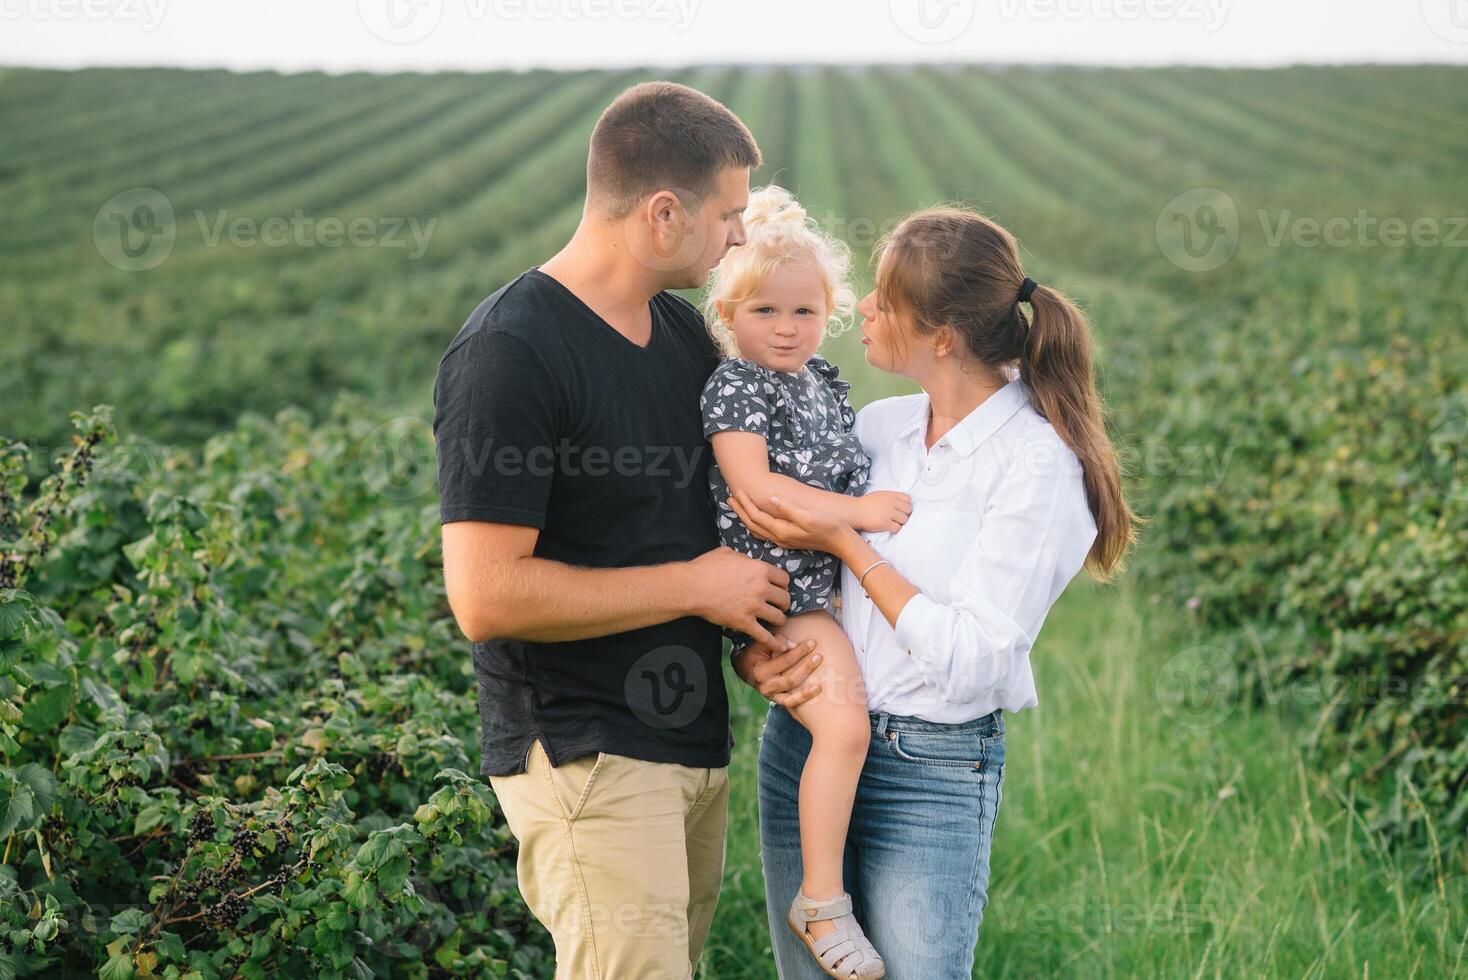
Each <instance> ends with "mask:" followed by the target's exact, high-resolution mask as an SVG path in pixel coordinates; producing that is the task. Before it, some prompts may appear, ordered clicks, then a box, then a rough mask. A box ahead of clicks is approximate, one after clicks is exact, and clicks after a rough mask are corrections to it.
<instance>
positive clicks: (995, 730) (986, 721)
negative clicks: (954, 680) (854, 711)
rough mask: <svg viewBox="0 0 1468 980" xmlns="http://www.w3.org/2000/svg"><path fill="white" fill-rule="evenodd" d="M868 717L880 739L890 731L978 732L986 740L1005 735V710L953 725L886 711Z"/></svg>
mask: <svg viewBox="0 0 1468 980" xmlns="http://www.w3.org/2000/svg"><path fill="white" fill-rule="evenodd" d="M867 717H868V718H870V719H871V723H872V732H873V733H874V734H876V735H877V736H878V737H879V738H884V737H886V735H887V732H888V730H889V729H891V730H895V731H899V732H946V733H948V734H950V735H964V734H968V733H970V732H976V733H978V734H979V735H980V736H982V737H985V738H987V737H988V736H990V735H1002V734H1004V709H1002V708H995V709H994V710H993V711H991V712H989V713H988V714H987V715H982V716H980V717H978V718H974V719H972V720H970V721H956V722H952V723H948V722H941V721H928V720H927V719H926V718H917V717H914V716H912V715H893V714H888V713H887V712H885V711H869V712H867Z"/></svg>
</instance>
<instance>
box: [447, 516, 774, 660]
mask: <svg viewBox="0 0 1468 980" xmlns="http://www.w3.org/2000/svg"><path fill="white" fill-rule="evenodd" d="M539 535H540V532H539V531H538V530H537V529H536V528H533V527H522V526H519V525H515V524H496V523H489V522H486V521H454V522H452V523H448V524H445V525H443V564H444V582H445V585H446V587H447V589H448V597H449V605H450V607H451V608H452V609H453V611H454V618H455V619H456V620H457V621H458V623H459V628H460V629H461V630H463V632H464V635H465V636H467V637H468V638H469V639H470V640H473V641H475V642H479V641H482V640H487V639H490V638H491V637H494V638H514V639H521V640H532V641H538V642H555V641H565V640H581V639H586V638H588V637H593V636H606V635H607V634H609V633H620V632H624V631H626V630H633V629H638V628H640V627H643V626H652V625H654V624H657V623H665V622H668V621H669V620H673V619H678V618H681V617H683V616H699V617H701V618H703V619H707V620H709V621H711V622H715V623H719V624H720V625H726V626H731V627H733V628H735V629H738V630H742V631H743V632H745V633H746V634H748V635H749V636H752V637H754V638H756V639H758V640H762V641H765V642H774V637H773V636H772V635H771V633H770V631H769V630H768V629H766V628H765V627H764V626H763V625H761V624H760V622H759V620H760V619H764V620H766V621H768V622H771V623H775V624H776V625H779V624H782V623H784V622H785V612H784V611H785V610H786V609H788V608H789V606H790V596H789V593H788V592H786V586H788V585H789V583H790V576H789V575H788V574H786V572H785V571H784V570H783V569H780V568H776V567H775V566H773V565H769V564H766V563H765V562H762V561H758V560H756V559H753V558H749V557H747V556H745V555H741V554H739V553H738V552H735V551H733V550H731V549H729V548H716V549H714V550H712V551H709V552H706V553H705V554H703V555H700V556H699V557H698V558H695V559H693V560H692V561H686V562H668V563H665V564H661V565H644V566H638V567H632V568H582V567H578V566H575V565H567V564H564V563H562V562H556V561H551V560H549V559H545V558H536V557H534V556H533V552H534V550H535V542H536V540H537V539H538V538H539Z"/></svg>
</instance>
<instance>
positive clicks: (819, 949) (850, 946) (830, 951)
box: [814, 932, 865, 965]
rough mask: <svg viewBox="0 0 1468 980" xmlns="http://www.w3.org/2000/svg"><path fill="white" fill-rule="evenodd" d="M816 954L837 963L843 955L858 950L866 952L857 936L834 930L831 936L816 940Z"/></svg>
mask: <svg viewBox="0 0 1468 980" xmlns="http://www.w3.org/2000/svg"><path fill="white" fill-rule="evenodd" d="M814 945H815V950H816V955H817V956H819V957H820V958H821V959H822V960H826V961H827V962H829V963H831V964H833V965H834V964H835V963H836V962H837V961H839V960H840V959H841V958H842V957H843V956H849V955H851V954H852V953H856V952H865V950H863V949H862V948H861V944H860V943H858V942H857V941H856V937H855V936H853V935H850V934H846V933H839V932H833V933H831V935H829V936H822V937H821V938H820V939H817V940H815V943H814Z"/></svg>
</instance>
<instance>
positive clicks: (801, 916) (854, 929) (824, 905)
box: [785, 891, 887, 980]
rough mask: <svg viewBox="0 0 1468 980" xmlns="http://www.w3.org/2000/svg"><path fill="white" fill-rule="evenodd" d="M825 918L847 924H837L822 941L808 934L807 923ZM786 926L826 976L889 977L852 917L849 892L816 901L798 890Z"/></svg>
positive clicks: (851, 978) (840, 978) (842, 979)
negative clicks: (807, 950) (797, 937)
mask: <svg viewBox="0 0 1468 980" xmlns="http://www.w3.org/2000/svg"><path fill="white" fill-rule="evenodd" d="M822 919H845V920H846V921H844V922H841V923H840V924H839V925H837V927H836V931H835V932H833V933H831V934H830V935H827V936H821V937H820V938H819V939H818V938H816V937H815V936H812V935H811V934H810V933H808V932H806V931H805V924H806V923H807V922H819V921H821V920H822ZM785 924H786V925H787V926H789V927H790V931H791V932H793V933H795V934H796V935H797V936H799V937H800V941H801V942H803V943H805V945H806V948H807V949H809V950H810V951H811V955H813V956H814V957H815V958H816V962H817V963H819V964H820V965H821V969H822V970H824V971H825V972H826V976H828V977H835V978H836V980H877V978H878V977H885V976H886V975H887V967H886V966H885V965H884V964H883V963H882V957H881V956H880V955H879V954H878V953H877V948H876V947H875V946H873V945H872V943H871V940H869V939H867V937H866V933H864V932H862V931H861V924H860V923H858V922H857V921H856V916H854V915H852V914H851V896H850V895H849V894H848V893H846V892H842V893H841V894H840V895H838V896H837V897H835V898H828V899H826V900H825V901H817V900H816V899H814V898H806V897H805V894H804V893H803V892H800V891H796V893H795V900H794V901H793V902H791V903H790V912H789V913H788V914H787V915H786V916H785ZM838 963H839V964H840V966H837V964H838Z"/></svg>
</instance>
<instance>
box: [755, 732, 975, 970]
mask: <svg viewBox="0 0 1468 980" xmlns="http://www.w3.org/2000/svg"><path fill="white" fill-rule="evenodd" d="M870 718H871V723H872V740H871V744H870V746H869V747H868V750H867V758H866V764H865V766H864V767H863V768H862V772H861V781H860V782H859V783H858V784H857V788H856V805H855V806H854V807H853V808H852V813H851V830H850V832H849V833H848V834H847V838H846V852H845V857H844V860H843V870H842V875H843V877H844V881H845V885H846V890H847V891H848V892H849V893H850V894H851V898H852V905H853V910H854V912H855V915H856V918H857V921H858V922H860V923H861V925H862V928H863V929H864V930H865V931H866V934H867V938H869V939H870V940H871V941H872V944H873V945H874V946H876V947H877V952H879V953H881V954H882V959H883V960H885V961H886V964H887V980H968V978H969V977H970V976H972V974H973V965H974V947H975V945H976V943H977V940H978V932H979V922H980V920H981V919H982V918H983V916H984V906H985V905H987V904H988V900H989V899H988V891H989V851H990V849H991V848H992V846H993V842H994V818H995V816H996V815H997V814H998V811H999V797H1000V788H1001V785H1002V783H1003V781H1004V718H1003V713H1002V712H1000V711H995V712H993V713H992V714H989V715H985V716H984V717H982V718H978V719H975V720H974V721H966V722H962V723H959V724H955V725H945V724H939V723H937V722H931V721H923V720H921V719H918V718H911V717H905V716H902V715H889V714H887V713H886V712H885V711H883V712H872V713H871V714H870ZM809 752H810V732H808V731H806V729H805V728H804V726H802V725H801V724H800V722H798V721H796V720H795V719H794V718H793V717H791V715H790V713H789V712H788V711H786V710H785V709H784V708H782V707H780V706H779V705H775V704H772V705H771V706H770V710H769V714H768V715H766V717H765V726H764V731H763V733H762V734H761V735H760V749H759V829H760V860H761V863H762V864H763V866H764V875H765V908H766V911H767V912H768V915H769V923H770V943H771V946H772V947H773V948H774V951H775V968H776V970H778V971H779V974H780V980H827V978H826V974H825V973H824V972H823V971H822V970H821V968H820V967H819V966H818V965H817V964H816V961H815V957H813V956H812V955H811V954H810V951H809V950H807V949H806V948H805V946H804V944H802V943H801V941H800V940H799V939H798V938H797V937H796V936H795V934H794V933H793V932H791V931H790V927H789V926H787V925H786V924H785V913H786V912H787V911H788V910H789V908H790V903H791V902H792V901H793V900H794V898H795V892H796V890H797V889H798V888H799V887H800V882H801V876H802V874H801V858H800V831H799V812H798V809H797V792H798V790H799V787H800V770H801V768H802V767H803V766H804V765H805V757H806V755H807V753H809Z"/></svg>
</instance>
